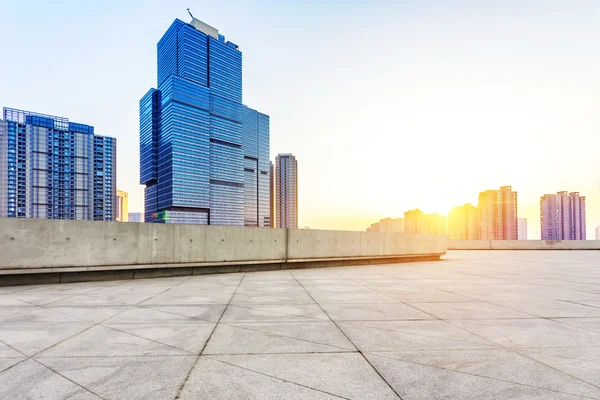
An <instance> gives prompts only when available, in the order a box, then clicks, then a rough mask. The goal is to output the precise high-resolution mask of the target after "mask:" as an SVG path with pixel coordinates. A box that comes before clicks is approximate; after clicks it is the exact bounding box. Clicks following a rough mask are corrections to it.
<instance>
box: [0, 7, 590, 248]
mask: <svg viewBox="0 0 600 400" xmlns="http://www.w3.org/2000/svg"><path fill="white" fill-rule="evenodd" d="M108 3H109V4H108V6H107V5H106V4H102V5H89V4H83V5H80V4H77V7H73V6H72V5H69V2H65V3H64V4H55V5H53V6H50V5H47V4H44V3H42V2H39V3H36V6H35V7H32V12H31V13H30V14H28V15H29V17H30V19H31V21H32V25H33V28H32V29H30V30H28V31H29V32H21V33H20V34H19V36H18V38H19V40H14V41H8V42H7V44H6V46H7V52H9V53H10V52H11V51H13V52H14V51H18V49H20V48H28V47H29V48H36V49H38V50H36V51H39V54H40V55H41V56H44V54H46V53H45V52H46V51H50V50H49V49H52V48H55V47H56V44H57V43H65V44H68V49H69V50H70V51H72V52H75V53H77V54H79V55H80V57H78V58H77V59H76V62H75V64H73V63H72V64H71V68H63V69H61V68H60V66H61V65H63V64H61V62H59V61H58V60H57V62H56V64H55V63H53V64H52V65H50V66H45V67H43V68H42V67H41V66H39V65H35V64H32V65H28V66H26V67H23V66H21V65H16V64H15V65H2V66H0V72H1V73H2V74H3V76H10V77H11V79H6V80H4V82H2V83H0V103H1V104H6V105H7V106H12V107H16V108H23V109H32V110H43V111H45V112H47V113H49V114H53V115H69V116H71V117H72V118H73V119H74V120H77V121H82V122H84V123H89V124H93V125H94V126H96V127H97V128H98V130H99V131H101V132H108V133H109V134H111V135H114V136H116V137H117V139H118V141H119V149H120V151H121V152H120V153H119V154H118V158H119V159H118V165H119V171H118V174H119V176H118V182H119V188H120V189H122V190H125V191H127V192H129V193H130V199H129V200H130V209H131V210H132V211H141V210H142V209H143V208H142V207H143V204H142V203H143V202H142V199H143V196H142V193H143V190H142V187H141V186H139V184H137V183H136V181H137V168H136V165H137V160H136V157H137V151H136V150H135V149H136V145H137V143H136V142H137V135H136V132H137V104H136V102H137V99H139V98H140V97H141V96H142V95H143V93H144V92H145V89H146V88H147V86H148V85H149V83H151V82H153V80H154V78H153V74H154V73H155V71H154V62H155V60H153V58H155V52H156V48H155V47H154V44H155V43H156V42H157V41H158V39H159V38H160V36H161V35H162V33H163V32H164V30H165V29H166V28H167V27H168V22H169V21H170V20H172V19H173V18H175V17H179V18H182V19H185V18H187V15H186V12H185V7H186V6H189V7H190V8H191V9H192V11H194V10H195V7H197V8H200V6H198V5H196V4H183V3H180V2H173V3H172V4H169V5H164V4H162V5H158V4H157V5H156V6H155V7H141V6H140V4H139V3H136V2H131V4H126V5H121V4H119V13H118V15H114V13H112V12H111V13H108V12H107V9H110V8H111V6H110V2H108ZM467 3H469V2H453V3H451V4H447V5H446V6H444V7H441V9H437V10H436V12H435V13H429V11H430V4H429V2H423V3H421V4H419V5H416V4H410V5H404V6H399V5H397V6H388V7H386V8H385V9H384V7H383V6H382V5H378V4H374V6H373V7H371V8H368V9H367V8H364V6H360V5H359V4H358V3H357V4H355V6H356V7H354V9H353V10H348V9H345V8H344V9H341V8H340V7H341V3H336V2H332V3H331V4H325V5H322V4H318V5H315V4H312V5H311V7H314V8H315V9H316V10H315V11H314V12H311V10H309V7H306V8H302V9H301V10H300V11H298V12H296V13H293V14H292V13H287V12H288V11H290V9H288V8H286V7H289V6H286V5H278V6H275V5H274V3H269V2H265V3H264V4H258V3H257V4H253V5H250V4H248V5H247V6H243V5H242V6H240V8H239V13H233V14H225V13H223V12H222V7H219V6H217V5H210V4H208V5H206V6H204V5H203V7H202V8H201V9H202V12H198V11H195V15H197V16H198V17H199V18H200V19H202V20H204V21H207V22H209V23H211V24H212V25H214V26H218V27H219V28H221V29H223V31H225V32H227V34H228V36H229V37H232V38H236V39H237V40H236V43H237V44H239V45H240V46H241V49H242V50H243V52H244V54H245V55H249V54H252V56H248V57H245V59H244V61H245V64H244V68H245V72H244V73H245V78H244V79H245V83H246V84H248V85H250V88H249V90H247V91H246V92H247V93H248V92H250V93H252V94H251V96H252V97H251V98H244V102H247V103H248V104H252V105H253V106H256V107H257V108H258V109H260V110H264V111H265V112H266V113H267V114H269V115H271V118H272V127H271V131H272V138H273V139H272V152H271V159H273V158H274V155H275V154H277V152H283V151H292V152H294V154H295V155H297V156H298V157H299V158H300V159H301V160H302V161H303V164H302V165H303V168H302V174H303V176H302V179H301V180H300V189H299V193H300V199H299V203H300V212H299V215H300V221H299V224H300V225H310V226H311V227H313V228H332V229H356V230H363V229H364V227H365V226H368V224H369V223H371V222H372V221H374V220H379V219H381V218H383V217H385V216H389V215H401V212H402V210H406V209H412V208H415V207H420V208H421V209H423V210H424V211H426V212H434V211H438V212H442V213H447V212H448V211H449V209H450V208H451V207H452V206H454V205H457V204H463V203H467V202H471V203H474V204H475V203H477V201H476V200H477V198H476V193H477V190H479V188H481V187H482V186H485V187H499V186H501V185H505V184H508V183H510V184H511V185H513V187H515V188H517V190H518V191H519V217H525V218H527V219H528V223H529V230H530V232H529V236H530V237H539V196H540V195H541V194H542V193H545V192H548V191H549V190H548V189H553V188H555V190H559V189H564V190H567V191H569V192H572V191H580V192H582V193H585V194H586V197H587V208H588V213H587V214H588V224H587V225H588V237H592V235H593V227H595V226H596V225H597V224H598V222H599V221H600V210H599V207H598V204H599V200H600V190H599V187H598V182H600V175H599V171H598V169H597V168H596V167H595V164H594V162H593V160H594V153H593V151H592V149H594V148H598V145H599V144H600V143H599V142H600V139H599V138H598V135H597V134H596V133H595V132H597V126H598V125H600V121H599V117H598V116H597V115H596V113H595V112H594V107H593V104H597V100H598V99H597V95H596V94H595V93H598V92H599V90H598V85H599V83H598V82H597V80H594V79H591V78H593V77H594V76H595V73H594V72H593V71H595V70H597V68H598V66H599V65H600V60H598V58H597V56H596V55H594V54H593V52H588V50H587V49H589V48H593V41H592V40H591V38H592V37H593V36H594V34H593V33H594V32H597V27H595V26H594V23H593V22H594V19H593V17H592V16H593V15H594V12H595V11H597V9H598V5H597V4H594V2H581V3H578V9H577V11H575V10H571V9H570V8H569V7H568V5H567V6H565V5H560V4H554V3H552V4H548V2H545V3H543V2H533V1H530V2H525V4H524V3H523V2H519V3H518V4H517V2H514V1H509V2H506V3H503V4H502V5H494V6H492V5H486V6H484V5H477V4H475V3H471V4H468V7H466V5H467ZM116 4H117V3H114V5H115V6H116ZM253 8H255V9H254V10H253ZM349 8H353V7H349ZM332 9H336V10H338V11H340V12H336V13H335V15H333V16H330V17H328V20H330V22H331V24H329V25H328V24H317V23H318V22H319V21H320V18H322V17H319V15H318V14H320V15H330V14H324V12H325V11H327V10H332ZM365 11H368V12H369V13H370V14H369V15H370V16H371V17H374V18H369V20H368V21H366V23H367V26H366V28H367V29H370V30H371V31H372V33H373V34H374V35H376V36H378V37H382V38H386V39H387V40H383V41H381V43H379V44H375V45H373V44H372V43H371V42H370V41H367V40H366V39H359V40H357V41H354V42H352V43H350V41H348V43H346V41H341V42H340V41H334V40H333V38H334V37H339V35H343V34H346V33H349V32H350V31H351V27H352V26H354V25H353V22H356V21H359V20H362V18H363V15H360V14H361V13H363V14H364V12H365ZM19 13H20V8H18V7H17V6H16V3H15V6H14V7H13V6H11V4H10V3H9V4H8V6H7V7H5V8H4V16H3V18H5V20H4V19H3V24H0V25H1V26H0V34H1V35H2V36H3V37H11V36H10V35H11V34H12V35H14V32H16V31H17V29H18V26H19V22H18V21H19V17H18V16H19V15H20V14H19ZM565 13H567V14H568V15H572V16H573V18H572V19H568V18H567V19H565V18H562V16H563V15H565ZM91 14H93V15H94V18H93V20H91V19H90V18H89V17H86V16H89V15H91ZM166 16H168V17H166ZM48 18H50V19H52V20H60V19H61V18H68V19H69V21H71V22H72V23H73V24H74V25H70V26H69V29H67V28H66V27H65V28H59V27H58V25H59V24H56V26H49V27H46V28H45V29H44V32H43V34H41V26H43V24H42V21H47V19H48ZM371 20H372V21H371ZM36 21H39V23H37V22H36ZM165 21H166V22H165ZM370 21H371V22H370ZM392 21H394V23H392ZM417 21H418V24H417ZM574 21H577V22H576V23H575V22H574ZM525 22H526V23H525ZM314 24H317V26H318V29H314V30H312V29H311V30H306V29H305V27H306V25H310V26H313V25H314ZM257 25H260V26H261V27H260V28H256V26H257ZM326 25H327V26H326ZM35 26H40V28H35ZM456 26H460V27H461V28H462V29H458V30H457V29H453V28H455V27H456ZM76 29H77V30H78V31H79V32H80V34H78V36H77V37H76V38H74V37H73V36H72V32H73V30H76ZM474 29H477V32H478V35H477V37H473V35H469V32H472V31H473V30H474ZM99 31H103V32H107V34H106V35H103V36H102V37H100V35H98V32H99ZM332 32H337V34H336V35H333V34H332ZM558 32H560V35H559V33H558ZM328 37H330V38H331V39H330V40H329V39H326V38H328ZM415 37H417V39H414V38H415ZM524 37H527V38H528V40H522V39H523V38H524ZM239 38H241V39H243V40H240V39H239ZM405 38H406V39H405ZM408 38H412V39H411V40H408ZM301 39H302V40H301ZM415 40H416V42H415V43H411V41H415ZM303 43H310V47H309V46H308V45H306V44H303ZM572 43H577V44H578V45H577V46H572ZM350 45H351V46H353V47H352V48H356V51H357V52H359V53H361V54H364V57H361V59H362V60H361V61H358V62H356V63H353V62H351V61H353V60H354V54H355V53H354V52H349V51H348V49H349V46H350ZM272 48H276V49H278V52H277V55H274V54H272V50H271V49H272ZM45 49H48V50H45ZM346 54H348V55H346ZM395 54H397V55H395ZM557 54H561V57H558V56H557ZM350 56H352V57H353V58H348V57H350ZM117 60H118V62H116V61H117ZM300 60H303V61H302V62H299V61H300ZM317 60H318V61H322V62H325V63H326V65H325V68H323V69H314V68H312V67H311V65H319V64H318V63H317ZM373 60H377V62H376V63H375V62H373ZM442 60H443V61H444V62H443V63H442V62H441V61H442ZM148 63H149V65H148ZM294 64H297V66H294ZM100 66H101V67H100ZM63 70H64V71H63ZM265 73H267V74H268V75H269V77H270V80H271V81H272V82H270V83H269V84H267V85H264V82H263V79H262V78H261V77H262V76H264V75H265ZM90 76H93V79H89V77H90ZM327 78H333V79H329V80H328V79H327ZM65 82H69V85H68V86H69V92H70V93H71V94H72V95H70V96H53V97H52V100H53V101H52V102H48V100H47V99H48V96H46V95H47V94H50V93H60V88H61V87H62V86H64V84H65ZM309 82H310V85H309V84H308V83H309ZM115 83H116V86H117V87H119V91H120V92H119V95H118V96H114V95H113V92H114V88H115ZM344 83H350V84H349V85H346V86H344ZM384 83H385V84H384ZM313 87H319V88H320V89H319V90H318V91H316V90H313V89H309V88H313ZM342 87H346V89H340V88H342ZM33 88H35V91H34V89H33ZM39 93H41V94H44V95H43V96H37V95H34V94H39ZM290 93H294V95H292V96H290ZM356 94H360V96H356ZM559 94H560V95H559ZM355 98H356V100H352V99H355ZM365 100H368V102H369V107H366V108H365V107H363V105H364V104H363V102H364V101H365ZM359 110H360V111H359ZM374 110H377V112H376V113H374ZM522 110H527V113H524V112H522ZM375 115H377V116H379V117H377V118H374V116H375ZM387 115H389V116H390V117H388V116H387ZM431 115H434V116H435V118H429V117H430V116H431ZM103 116H105V117H103ZM425 116H429V117H428V118H425ZM349 117H351V118H349ZM373 121H375V122H373ZM435 121H438V123H436V122H435ZM371 123H373V124H374V125H371ZM365 132H366V135H365ZM567 134H568V135H569V137H570V138H571V139H573V142H572V143H573V144H574V145H575V144H576V143H579V144H585V145H580V146H578V151H577V152H572V153H569V154H564V151H563V146H560V145H558V143H559V141H558V140H556V139H557V138H560V137H562V136H563V135H567ZM396 136H397V139H396ZM364 137H367V138H368V139H369V140H366V141H365V140H363V139H362V138H364ZM486 137H490V139H491V138H492V137H500V138H502V140H500V141H499V142H495V143H494V149H493V150H494V152H497V153H499V154H503V153H506V154H510V158H511V159H515V160H523V161H526V164H527V165H533V166H534V167H531V168H523V163H522V162H521V163H515V165H511V164H510V163H506V162H499V163H496V164H493V163H488V162H487V161H488V159H489V158H490V157H489V154H488V152H486V151H481V152H477V151H476V150H475V149H476V148H475V145H474V144H473V145H471V143H479V144H481V143H482V141H481V139H484V141H485V138H486ZM383 143H385V144H389V145H386V146H382V144H383ZM465 143H466V144H467V147H465ZM317 144H318V146H317ZM425 146H429V147H428V150H429V152H428V153H427V156H425V155H424V154H425V153H422V154H419V151H413V152H411V153H414V154H406V152H403V151H402V149H403V148H423V149H425V148H426V147H425ZM369 154H372V155H369ZM396 154H401V156H400V159H398V157H395V155H396ZM367 155H369V156H368V157H369V158H368V159H367V161H368V162H367V164H366V165H368V168H364V165H363V164H362V163H354V162H353V160H355V159H356V158H357V157H359V156H360V157H365V156H367ZM467 155H468V156H467ZM557 157H561V163H560V165H559V163H553V162H552V160H553V159H556V158H557ZM421 158H425V159H426V160H427V162H426V163H425V166H424V167H422V168H415V166H418V165H420V159H421ZM516 164H519V165H516ZM483 165H485V168H480V167H481V166H483ZM542 165H543V166H544V167H543V168H541V167H539V166H542ZM565 165H577V169H574V167H571V168H565V167H564V166H565ZM402 170H407V171H413V172H412V173H411V174H408V175H407V176H403V179H402V184H401V185H387V186H386V184H385V181H386V180H388V179H390V178H391V177H393V176H394V175H395V174H397V173H398V172H399V171H402ZM381 171H385V173H381ZM356 182H361V186H357V185H356V184H355V183H356ZM441 192H443V193H445V195H444V196H439V195H436V194H437V193H441ZM550 192H552V190H550ZM374 194H376V195H374ZM440 197H443V198H440Z"/></svg>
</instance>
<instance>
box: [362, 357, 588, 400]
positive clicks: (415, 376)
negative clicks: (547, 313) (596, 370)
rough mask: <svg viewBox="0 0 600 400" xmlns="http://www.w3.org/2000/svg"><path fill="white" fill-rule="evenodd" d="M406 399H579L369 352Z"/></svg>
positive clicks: (382, 371)
mask: <svg viewBox="0 0 600 400" xmlns="http://www.w3.org/2000/svg"><path fill="white" fill-rule="evenodd" d="M365 356H366V357H367V359H368V360H369V361H370V362H371V364H373V366H374V367H375V368H376V369H377V370H378V371H379V372H380V373H381V375H382V376H383V378H384V379H385V380H386V381H387V382H388V383H389V384H390V385H391V386H392V388H394V389H395V390H396V392H397V393H398V394H399V395H400V397H401V398H402V399H403V400H416V399H427V400H430V399H431V400H437V399H456V400H480V399H486V400H488V399H490V400H501V399H523V400H531V399H535V400H575V399H581V397H580V396H574V395H570V394H567V393H562V392H555V391H551V390H546V389H539V388H536V387H532V386H527V385H519V384H513V383H510V382H505V381H502V380H499V379H492V378H486V377H482V376H478V375H474V374H467V373H462V372H456V371H450V370H446V369H440V368H436V367H431V366H427V365H420V364H415V363H411V362H406V361H401V360H397V359H394V358H390V357H383V356H381V355H374V354H365Z"/></svg>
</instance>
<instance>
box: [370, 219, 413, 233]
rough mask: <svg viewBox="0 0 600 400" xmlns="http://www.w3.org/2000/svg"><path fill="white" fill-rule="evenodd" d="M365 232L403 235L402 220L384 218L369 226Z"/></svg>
mask: <svg viewBox="0 0 600 400" xmlns="http://www.w3.org/2000/svg"><path fill="white" fill-rule="evenodd" d="M367 232H386V233H404V218H393V219H392V218H384V219H382V220H380V221H379V222H375V223H373V224H371V226H370V227H369V228H367Z"/></svg>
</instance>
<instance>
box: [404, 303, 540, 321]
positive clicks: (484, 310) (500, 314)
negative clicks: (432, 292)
mask: <svg viewBox="0 0 600 400" xmlns="http://www.w3.org/2000/svg"><path fill="white" fill-rule="evenodd" d="M408 304H410V305H412V306H413V307H415V308H417V309H419V310H422V311H424V312H426V313H428V314H431V315H434V316H435V317H438V318H440V319H496V318H535V316H533V315H531V314H527V313H524V312H519V311H515V310H512V309H510V308H507V307H502V306H498V305H495V304H490V303H484V302H470V303H412V302H411V303H408Z"/></svg>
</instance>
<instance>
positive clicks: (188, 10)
mask: <svg viewBox="0 0 600 400" xmlns="http://www.w3.org/2000/svg"><path fill="white" fill-rule="evenodd" d="M187 12H188V14H190V17H192V19H194V16H193V15H192V12H191V11H190V9H189V8H188V9H187Z"/></svg>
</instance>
